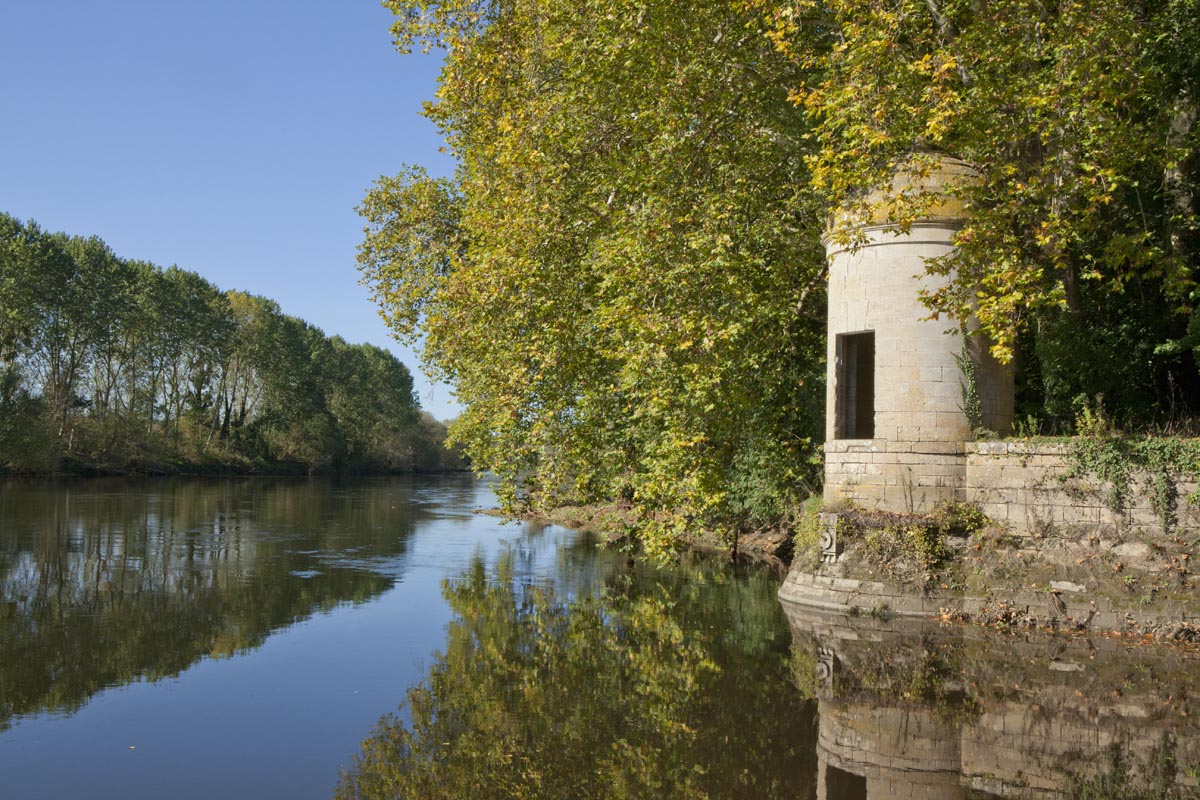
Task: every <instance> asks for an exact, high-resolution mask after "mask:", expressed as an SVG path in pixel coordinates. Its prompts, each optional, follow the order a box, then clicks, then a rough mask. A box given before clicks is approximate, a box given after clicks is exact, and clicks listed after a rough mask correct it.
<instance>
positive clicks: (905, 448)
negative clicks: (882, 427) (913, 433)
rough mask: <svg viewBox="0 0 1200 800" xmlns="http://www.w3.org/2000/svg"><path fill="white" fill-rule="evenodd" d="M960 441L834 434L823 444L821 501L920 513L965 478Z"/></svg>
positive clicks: (953, 491) (952, 491)
mask: <svg viewBox="0 0 1200 800" xmlns="http://www.w3.org/2000/svg"><path fill="white" fill-rule="evenodd" d="M964 454H965V444H964V443H962V442H891V441H886V440H884V439H840V440H833V441H829V442H826V443H825V500H826V502H830V503H836V502H838V501H850V502H853V503H855V504H856V505H860V506H862V507H864V508H871V509H882V510H887V511H907V512H915V513H923V512H928V511H932V510H933V507H934V506H936V505H937V504H938V503H939V502H941V501H943V500H951V499H954V498H955V497H956V496H957V492H958V490H959V487H961V486H962V485H963V481H964V480H965V479H966V458H965V455H964Z"/></svg>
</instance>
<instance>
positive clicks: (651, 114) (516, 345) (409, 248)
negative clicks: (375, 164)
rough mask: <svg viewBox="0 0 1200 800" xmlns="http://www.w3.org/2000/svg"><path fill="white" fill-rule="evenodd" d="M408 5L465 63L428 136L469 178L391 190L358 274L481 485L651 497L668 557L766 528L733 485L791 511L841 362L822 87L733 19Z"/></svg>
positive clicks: (376, 213)
mask: <svg viewBox="0 0 1200 800" xmlns="http://www.w3.org/2000/svg"><path fill="white" fill-rule="evenodd" d="M388 5H389V6H390V7H391V8H392V9H393V11H394V12H395V13H396V15H397V18H398V19H397V22H396V26H395V29H394V31H395V34H396V37H397V41H398V44H399V45H400V46H401V47H402V48H409V47H412V46H415V45H418V44H420V45H423V46H444V47H446V48H447V56H446V66H445V68H444V70H443V72H442V75H441V78H440V86H439V90H438V100H437V102H436V103H435V104H432V105H431V106H430V107H429V108H428V110H427V114H428V115H429V116H430V118H432V119H433V120H434V121H435V122H436V123H437V124H438V125H439V127H440V128H441V130H442V131H443V132H444V133H445V135H446V137H447V141H448V143H449V147H450V149H451V151H452V152H453V153H454V154H455V155H456V156H457V157H458V159H459V164H460V166H459V169H458V172H457V173H456V176H455V179H454V181H453V182H449V181H444V180H433V179H430V178H428V177H427V176H425V175H423V174H422V173H420V172H419V171H414V170H407V171H405V172H404V173H401V175H400V176H398V177H397V178H395V179H384V180H382V181H381V182H380V183H378V184H377V185H376V187H375V189H374V190H373V191H372V192H371V193H370V194H369V195H368V197H367V200H366V201H365V202H364V205H363V208H362V211H363V213H364V214H365V216H366V217H367V219H368V221H369V222H370V227H369V228H368V232H367V238H366V242H365V243H364V245H363V248H362V251H361V262H362V264H363V269H364V273H365V276H366V279H367V281H368V282H369V283H371V285H372V286H373V287H374V288H375V290H376V293H377V295H378V297H379V299H380V300H381V302H382V303H383V309H384V311H383V314H384V317H385V318H386V319H388V320H389V321H391V322H392V323H393V326H394V328H395V329H396V330H397V332H398V333H399V334H401V335H407V336H417V335H419V336H420V337H422V341H423V344H424V357H425V359H426V362H427V364H428V365H429V366H430V367H431V368H432V369H433V371H434V372H435V374H437V375H439V376H441V377H444V378H447V379H450V380H452V381H453V382H454V384H455V386H456V390H457V393H458V396H459V398H460V399H461V400H462V401H463V403H464V404H465V410H464V413H463V415H462V416H461V417H460V418H459V419H458V420H457V421H456V422H455V424H454V426H453V428H452V436H454V437H455V438H456V440H457V441H460V442H462V443H463V444H464V445H465V446H466V449H467V452H468V454H469V455H470V456H471V458H472V460H473V462H474V463H475V464H476V466H477V467H478V468H480V469H488V470H493V471H495V472H497V473H498V474H499V475H500V476H501V478H502V486H503V494H504V498H505V500H506V502H508V503H509V504H510V505H511V504H515V503H517V502H522V501H523V502H528V503H532V504H552V503H554V502H557V501H559V500H561V499H563V498H565V497H574V498H580V499H584V500H591V499H599V498H612V497H625V498H629V499H631V500H633V501H634V503H635V504H636V505H637V507H639V508H641V509H643V510H645V511H646V516H645V520H644V521H645V523H646V528H645V530H646V532H647V534H648V535H647V538H646V541H647V543H648V544H650V545H652V546H655V547H659V548H662V547H666V546H669V545H670V543H671V541H672V539H673V535H674V534H675V533H678V532H679V531H680V530H682V529H683V528H684V527H685V526H687V525H689V524H693V523H695V522H699V521H701V520H708V521H716V520H722V521H725V522H729V521H730V520H731V519H732V518H733V517H734V516H736V515H735V514H734V509H745V508H746V506H747V504H746V503H745V502H743V501H744V500H746V498H745V497H738V496H735V493H731V492H730V490H729V487H730V486H731V485H735V484H736V485H739V486H745V485H748V484H751V483H753V484H755V492H754V495H755V496H756V497H771V498H773V501H772V502H773V503H775V504H776V505H778V504H780V503H784V504H786V503H788V502H794V500H795V498H796V495H798V494H802V493H803V488H804V484H805V481H806V479H809V478H811V476H812V472H811V462H812V459H811V456H812V454H813V452H814V448H815V441H816V438H817V436H818V435H819V433H818V431H819V430H820V427H821V420H822V414H821V412H820V410H819V408H820V406H821V403H822V400H821V396H822V390H821V379H820V376H821V374H822V372H823V365H822V359H823V353H824V334H823V314H822V305H821V303H822V299H823V283H822V276H823V255H822V253H821V250H820V246H819V242H818V237H819V233H820V229H821V219H822V215H821V213H820V209H819V208H818V207H816V206H814V205H813V204H812V203H811V201H810V197H809V195H808V194H807V192H806V191H805V187H806V186H807V184H808V178H807V168H806V166H805V164H804V161H803V158H802V156H803V153H804V150H805V144H804V142H805V136H806V133H807V131H806V129H805V126H804V121H803V117H802V115H801V114H798V113H796V112H795V111H793V110H792V109H790V108H789V107H788V105H787V104H786V102H785V97H786V90H787V87H788V86H789V85H792V84H794V83H795V82H796V81H797V80H799V78H800V75H801V74H802V70H800V69H798V68H797V67H795V66H794V65H792V64H790V63H789V62H788V60H787V59H785V58H783V57H781V56H780V54H778V53H777V52H776V51H775V50H774V48H773V47H772V46H771V43H770V42H769V41H768V40H767V39H766V38H765V36H764V35H763V30H762V27H761V25H760V24H759V21H758V18H757V17H756V16H755V15H754V14H752V13H750V12H749V11H748V10H746V9H745V8H742V7H740V6H736V5H731V4H728V3H720V2H689V3H686V4H684V6H680V5H679V4H678V3H668V2H665V0H657V1H652V2H647V3H633V2H628V3H613V2H600V0H591V1H590V2H582V3H579V2H550V3H546V2H533V1H532V0H513V1H511V2H508V1H506V2H495V3H487V4H477V3H461V2H450V3H428V2H423V0H395V2H390V3H388ZM429 242H433V243H434V246H433V247H427V246H426V245H427V243H429ZM763 453H771V454H773V455H772V457H770V458H763V457H759V456H761V455H762V454H763ZM777 456H779V457H777ZM747 465H754V468H755V469H757V472H756V477H755V478H754V479H752V480H749V481H744V482H741V483H738V482H736V481H731V477H733V476H734V475H735V474H739V470H741V469H742V468H743V467H745V466H747ZM739 513H740V512H739ZM742 516H744V518H745V519H746V520H748V519H750V518H751V517H753V516H755V514H754V513H750V512H747V513H746V514H744V515H742Z"/></svg>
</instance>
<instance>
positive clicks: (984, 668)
mask: <svg viewBox="0 0 1200 800" xmlns="http://www.w3.org/2000/svg"><path fill="white" fill-rule="evenodd" d="M787 611H788V617H789V620H790V622H791V624H792V628H793V634H794V636H795V664H796V679H797V683H798V685H799V688H800V689H801V691H802V693H804V694H809V695H810V696H815V697H817V698H818V705H819V716H820V723H819V735H818V742H817V756H818V761H819V767H818V772H819V774H818V779H817V783H818V791H817V797H818V800H864V799H865V800H878V799H879V798H884V797H887V798H908V797H912V798H931V800H960V799H962V798H976V797H997V796H998V797H1019V798H1040V797H1061V796H1072V797H1080V798H1097V799H1099V798H1130V799H1132V798H1135V797H1136V798H1167V797H1195V796H1197V793H1196V786H1197V774H1196V770H1195V767H1196V766H1198V765H1200V730H1197V725H1196V723H1195V722H1194V719H1193V714H1194V712H1195V711H1196V709H1194V708H1192V702H1191V699H1190V698H1192V697H1195V696H1197V694H1196V692H1197V690H1198V689H1200V685H1198V684H1200V671H1198V670H1197V667H1198V666H1200V659H1198V658H1197V655H1196V652H1195V651H1194V650H1183V649H1179V648H1172V647H1162V646H1155V647H1149V646H1138V645H1137V644H1131V643H1130V642H1128V641H1116V640H1111V639H1084V638H1076V639H1073V638H1067V637H1064V636H1050V635H1040V634H1011V635H1006V634H998V633H995V632H989V631H986V630H979V629H968V628H963V627H957V626H956V627H941V626H938V625H936V624H932V623H923V622H916V621H903V620H895V621H890V622H889V621H881V620H875V619H870V618H848V617H843V616H828V615H823V614H820V613H819V612H812V611H809V610H801V609H797V608H794V607H791V606H788V607H787Z"/></svg>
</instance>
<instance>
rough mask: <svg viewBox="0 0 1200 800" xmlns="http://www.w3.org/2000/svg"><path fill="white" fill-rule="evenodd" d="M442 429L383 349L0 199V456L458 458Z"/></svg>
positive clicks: (8, 462) (310, 462)
mask: <svg viewBox="0 0 1200 800" xmlns="http://www.w3.org/2000/svg"><path fill="white" fill-rule="evenodd" d="M443 440H444V429H443V426H442V425H441V423H439V422H437V421H436V420H434V419H433V418H432V417H431V416H429V415H428V414H427V413H425V412H422V411H421V409H420V407H419V405H418V403H417V400H416V397H415V395H414V393H413V382H412V376H411V374H410V373H409V371H408V369H407V367H405V365H404V364H402V363H401V362H400V361H399V360H397V359H396V358H395V356H393V355H392V354H391V353H389V352H388V351H386V350H384V349H382V348H379V347H375V346H373V345H369V344H348V343H347V342H345V341H343V340H342V339H341V338H340V337H337V336H334V337H328V336H326V335H325V334H324V333H322V332H321V330H320V329H318V328H316V327H314V326H312V325H310V324H308V323H307V322H305V321H303V320H301V319H297V318H296V317H292V316H288V315H287V314H284V313H283V312H282V311H281V310H280V308H279V305H278V304H277V303H275V302H274V301H272V300H268V299H266V298H264V297H258V296H254V295H250V294H246V293H244V292H238V291H222V290H221V289H219V288H217V287H216V286H214V285H213V284H212V283H210V282H209V281H207V280H205V279H204V278H202V277H201V276H199V275H197V274H196V273H194V272H189V271H187V270H183V269H180V268H178V267H170V268H167V269H163V268H161V267H158V266H155V265H154V264H151V263H147V262H144V261H137V260H131V259H125V258H121V257H119V256H117V255H116V254H115V253H114V252H113V251H112V249H111V248H110V247H109V246H108V245H107V244H105V242H104V241H103V240H101V239H99V238H97V237H94V236H92V237H82V236H71V235H68V234H65V233H50V232H46V231H44V230H42V229H41V227H40V226H38V224H37V223H36V222H33V221H29V222H22V221H20V220H18V219H17V218H15V217H13V216H11V215H8V214H0V472H3V471H9V472H50V471H55V470H58V469H64V468H65V469H77V470H78V469H83V470H92V469H98V470H104V471H108V470H129V469H135V470H136V469H152V470H164V471H179V470H184V469H197V468H200V469H212V470H217V469H236V470H244V471H280V470H283V471H298V472H299V471H302V472H322V471H332V470H351V471H392V470H417V469H441V468H445V467H457V466H461V464H460V460H459V459H458V457H457V456H456V455H454V454H452V453H451V452H449V451H448V450H446V449H445V447H444V445H443Z"/></svg>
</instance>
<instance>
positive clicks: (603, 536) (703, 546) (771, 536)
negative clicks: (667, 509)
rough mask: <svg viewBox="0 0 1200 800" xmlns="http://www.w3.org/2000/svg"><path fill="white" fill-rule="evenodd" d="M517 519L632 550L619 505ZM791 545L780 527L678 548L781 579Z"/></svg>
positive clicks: (702, 534) (693, 535)
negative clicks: (727, 559)
mask: <svg viewBox="0 0 1200 800" xmlns="http://www.w3.org/2000/svg"><path fill="white" fill-rule="evenodd" d="M485 513H488V514H494V515H496V516H505V514H504V513H503V512H502V511H500V510H498V509H488V510H485ZM520 519H522V520H525V521H527V522H537V523H542V524H546V525H560V526H562V527H564V528H570V529H572V530H578V531H585V532H587V533H591V534H593V535H595V536H597V537H598V538H599V539H600V540H601V541H603V542H604V543H605V545H606V546H608V547H633V546H634V545H633V542H634V538H635V530H636V527H637V518H636V514H635V512H634V510H633V508H632V507H630V506H628V505H622V504H620V503H597V504H589V505H564V506H559V507H557V508H553V509H551V510H549V511H545V512H530V513H525V514H521V515H520ZM793 541H794V536H793V532H792V530H791V529H790V528H789V527H787V526H786V525H782V524H781V525H778V526H775V527H772V528H764V529H762V530H758V531H753V532H751V533H746V534H743V535H741V536H739V537H738V540H737V542H736V545H731V543H730V542H728V541H725V540H723V539H722V538H721V537H720V536H719V535H718V534H716V533H715V532H713V531H710V530H695V531H689V532H688V534H687V535H686V536H685V537H684V538H683V540H682V542H681V546H682V548H683V549H685V550H688V551H692V552H698V553H706V554H712V555H718V554H719V555H725V556H729V555H730V554H731V551H732V553H733V557H734V559H735V560H738V561H744V562H747V563H751V564H756V565H759V566H761V567H763V568H765V569H768V570H770V571H771V572H774V573H775V574H776V575H777V576H778V577H779V578H780V579H782V578H783V577H784V576H785V575H786V574H787V571H788V566H789V565H790V564H791V560H792V551H793Z"/></svg>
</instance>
